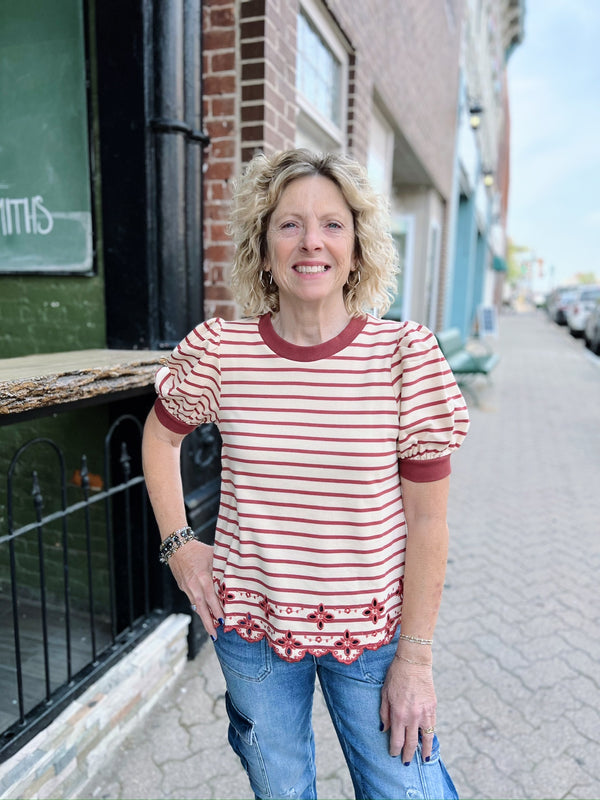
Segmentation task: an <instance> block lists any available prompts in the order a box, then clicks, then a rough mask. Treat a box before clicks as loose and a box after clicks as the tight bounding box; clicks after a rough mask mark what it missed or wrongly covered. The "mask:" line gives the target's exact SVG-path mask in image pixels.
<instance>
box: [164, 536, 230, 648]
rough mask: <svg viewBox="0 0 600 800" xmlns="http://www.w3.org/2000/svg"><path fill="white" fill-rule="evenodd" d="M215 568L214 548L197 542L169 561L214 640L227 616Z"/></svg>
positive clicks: (177, 579)
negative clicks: (215, 578)
mask: <svg viewBox="0 0 600 800" xmlns="http://www.w3.org/2000/svg"><path fill="white" fill-rule="evenodd" d="M212 565H213V548H212V547H211V546H210V545H207V544H204V543H203V542H199V541H197V540H196V539H194V540H193V541H191V542H187V543H186V544H185V545H184V546H183V547H180V548H179V550H177V551H176V552H175V553H173V555H172V556H171V558H170V559H169V567H170V568H171V572H172V573H173V577H174V578H175V580H176V581H177V585H178V586H179V588H180V589H181V591H182V592H184V593H185V594H186V595H187V598H188V600H189V601H190V605H193V606H196V613H197V614H198V616H199V617H200V619H201V620H202V624H203V625H204V628H205V630H206V632H207V633H208V635H209V636H210V637H211V638H212V639H213V641H214V640H215V639H216V638H217V628H218V626H219V625H220V624H221V623H220V620H223V619H224V616H225V615H224V613H223V607H222V606H221V603H220V601H219V598H218V597H217V594H216V592H215V589H214V584H213V577H212Z"/></svg>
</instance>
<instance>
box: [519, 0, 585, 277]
mask: <svg viewBox="0 0 600 800" xmlns="http://www.w3.org/2000/svg"><path fill="white" fill-rule="evenodd" d="M508 86H509V98H510V114H511V134H510V135H511V172H510V193H509V207H508V223H507V232H508V235H509V236H510V237H511V239H512V240H513V241H514V242H515V244H517V245H521V246H524V247H527V248H529V249H530V250H531V251H532V253H533V255H534V257H537V258H541V259H543V261H544V273H545V274H544V280H545V281H547V282H548V283H549V284H550V285H549V286H548V288H551V287H552V286H554V285H558V284H559V283H564V282H567V281H568V280H569V278H571V277H573V276H574V275H575V274H576V273H578V272H584V273H588V272H595V273H596V277H597V279H598V281H600V0H525V38H524V41H523V42H522V44H521V45H519V46H518V47H517V48H516V49H515V50H514V52H513V53H512V55H511V57H510V59H509V61H508Z"/></svg>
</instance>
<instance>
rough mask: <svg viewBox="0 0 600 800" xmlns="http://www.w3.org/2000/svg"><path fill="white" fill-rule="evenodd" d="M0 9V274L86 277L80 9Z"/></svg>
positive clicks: (10, 1) (11, 4)
mask: <svg viewBox="0 0 600 800" xmlns="http://www.w3.org/2000/svg"><path fill="white" fill-rule="evenodd" d="M56 5H57V8H54V7H52V9H50V8H49V7H48V4H46V3H41V4H40V3H37V4H34V3H23V2H22V0H4V2H2V3H0V65H1V71H2V82H1V84H0V130H2V135H3V140H4V141H3V146H2V148H1V150H0V173H2V181H1V183H0V272H2V273H11V272H12V273H16V274H19V273H27V272H29V273H31V272H54V273H59V274H61V273H88V274H89V273H90V272H91V270H92V269H93V246H92V213H91V190H90V166H89V143H88V121H87V114H88V111H87V96H86V63H85V35H84V15H83V3H82V2H81V0H63V2H61V3H58V4H56Z"/></svg>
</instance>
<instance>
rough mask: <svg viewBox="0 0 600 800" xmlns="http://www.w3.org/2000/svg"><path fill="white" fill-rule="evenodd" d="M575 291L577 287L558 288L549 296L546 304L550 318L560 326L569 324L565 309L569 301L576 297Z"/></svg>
mask: <svg viewBox="0 0 600 800" xmlns="http://www.w3.org/2000/svg"><path fill="white" fill-rule="evenodd" d="M575 291H576V287H575V286H558V287H557V288H556V289H553V290H552V291H551V292H550V294H549V295H548V300H547V303H546V308H547V310H548V316H549V317H550V319H551V320H553V321H554V322H556V323H557V324H558V325H566V324H567V318H566V316H565V309H566V307H567V303H569V301H570V300H571V299H572V298H573V297H574V296H575Z"/></svg>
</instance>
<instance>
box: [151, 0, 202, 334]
mask: <svg viewBox="0 0 600 800" xmlns="http://www.w3.org/2000/svg"><path fill="white" fill-rule="evenodd" d="M147 11H148V13H149V14H150V15H151V17H152V25H151V28H152V46H151V47H150V48H148V50H149V52H151V53H152V62H153V64H152V76H151V77H150V76H148V77H149V78H150V81H151V84H152V86H151V87H150V86H149V87H148V88H149V89H150V91H149V92H148V94H147V99H148V101H149V106H148V112H149V114H150V117H149V120H148V124H149V128H150V131H151V133H152V137H151V138H152V142H151V146H150V151H151V154H153V156H154V167H155V184H154V188H155V215H154V218H155V221H156V270H157V281H158V296H159V298H160V301H159V320H160V321H159V342H158V346H159V347H161V348H170V347H173V346H175V344H176V343H177V342H178V341H179V340H180V339H181V338H183V336H184V335H185V334H186V333H187V332H188V331H189V330H190V329H191V328H192V327H193V326H194V325H196V324H197V323H198V322H199V321H201V319H202V310H203V276H202V258H203V253H202V205H203V204H202V156H203V148H204V147H205V146H206V145H207V144H208V141H209V139H208V136H207V135H206V134H205V133H203V131H202V84H201V79H202V61H201V42H202V30H201V2H200V0H169V2H166V1H164V0H163V1H162V2H158V3H154V4H148V6H147Z"/></svg>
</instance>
